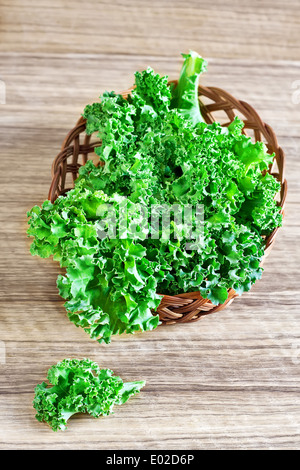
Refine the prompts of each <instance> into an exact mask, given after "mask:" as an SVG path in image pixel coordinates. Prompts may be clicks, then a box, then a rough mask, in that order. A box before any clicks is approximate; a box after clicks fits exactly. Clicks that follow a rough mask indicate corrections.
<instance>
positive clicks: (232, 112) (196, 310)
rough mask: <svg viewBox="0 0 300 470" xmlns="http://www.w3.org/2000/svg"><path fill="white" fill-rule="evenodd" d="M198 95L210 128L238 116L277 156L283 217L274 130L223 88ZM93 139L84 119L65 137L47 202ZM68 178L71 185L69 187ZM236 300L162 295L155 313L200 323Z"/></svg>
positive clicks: (275, 167)
mask: <svg viewBox="0 0 300 470" xmlns="http://www.w3.org/2000/svg"><path fill="white" fill-rule="evenodd" d="M170 83H171V82H170ZM172 83H174V84H175V85H176V83H177V81H176V80H174V81H172ZM131 90H132V88H131V89H130V90H127V91H125V92H123V93H122V96H123V97H124V98H127V96H128V95H129V94H130V93H131ZM198 95H199V100H200V106H201V111H202V116H203V117H204V119H205V121H206V122H207V123H209V124H211V123H212V122H214V121H218V122H220V123H221V124H222V125H223V126H228V125H229V124H230V123H231V122H232V121H233V119H234V118H235V116H239V117H240V118H241V119H242V120H243V122H244V124H245V126H244V129H243V132H244V134H246V135H250V136H251V137H252V138H253V140H254V141H263V142H265V144H266V146H267V148H268V151H269V152H270V153H271V154H272V153H275V158H274V161H273V164H272V165H270V168H269V173H270V174H272V175H273V176H274V177H275V178H276V179H277V180H278V181H279V182H280V184H281V190H280V193H279V194H278V204H279V205H280V206H281V213H282V214H283V209H284V204H285V199H286V193H287V182H286V180H285V178H284V160H285V155H284V152H283V150H282V148H281V147H279V145H278V142H277V138H276V135H275V134H274V131H273V130H272V128H271V127H270V126H269V125H268V124H265V123H264V122H263V121H262V120H261V118H260V117H259V115H258V114H257V112H256V111H255V110H254V109H253V108H252V107H251V106H250V105H249V104H248V103H245V102H244V101H240V100H237V99H235V98H234V97H233V96H231V95H230V94H229V93H227V92H226V91H224V90H222V89H220V88H215V87H203V86H199V88H198ZM214 115H215V116H214ZM224 118H225V120H224ZM223 121H224V122H223ZM91 139H92V136H90V135H86V133H85V119H83V118H82V117H81V118H80V119H79V120H78V122H77V124H76V126H75V127H74V128H73V129H72V130H71V131H70V132H69V133H68V135H67V136H66V138H65V140H64V142H63V144H62V148H61V151H60V152H59V154H58V155H57V156H56V158H55V160H54V162H53V165H52V183H51V187H50V190H49V195H48V199H49V200H50V201H51V202H54V201H55V199H56V198H57V197H58V196H60V195H62V194H64V193H66V192H67V191H68V190H70V189H72V187H73V186H74V181H75V180H76V178H77V177H78V169H79V168H80V166H81V165H84V164H85V163H86V161H87V160H88V158H89V156H90V158H92V157H94V148H95V147H96V146H99V145H100V144H101V142H100V141H99V140H97V141H94V142H92V141H91ZM68 178H69V179H70V181H69V182H68V183H67V179H68ZM277 232H278V228H276V229H275V230H273V232H272V233H271V234H270V235H269V236H268V237H267V238H266V241H265V242H266V243H265V251H264V256H263V260H262V262H263V261H264V260H265V258H266V257H267V255H268V254H269V252H270V250H271V249H272V246H273V244H274V241H275V237H276V235H277ZM235 297H237V294H236V293H235V291H234V290H233V289H229V291H228V299H227V300H226V302H225V303H223V304H219V305H214V304H212V302H211V301H210V300H208V299H204V298H203V297H202V296H201V295H200V292H189V293H184V294H178V295H163V294H162V300H161V303H160V305H159V306H158V308H157V310H156V312H154V313H157V314H159V317H160V321H161V322H162V324H171V323H185V322H194V321H197V320H200V318H201V317H203V316H204V315H208V314H210V313H213V312H217V311H219V310H222V309H224V307H225V306H226V305H229V304H230V303H231V302H232V301H233V299H234V298H235Z"/></svg>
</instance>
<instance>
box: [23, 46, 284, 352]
mask: <svg viewBox="0 0 300 470" xmlns="http://www.w3.org/2000/svg"><path fill="white" fill-rule="evenodd" d="M183 59H184V61H183V66H182V70H181V73H180V76H179V80H178V83H177V86H175V85H174V84H172V83H171V84H170V85H169V84H168V77H166V76H160V75H159V74H156V73H155V72H154V71H153V70H152V69H151V68H150V67H149V68H147V69H146V70H144V71H142V72H136V73H135V86H134V88H133V90H132V92H131V94H130V95H129V96H128V98H127V99H125V98H124V97H122V96H121V95H119V94H116V93H114V92H105V93H104V94H103V95H102V96H101V97H100V100H99V102H96V103H93V104H91V105H87V106H86V108H85V110H84V113H83V116H84V117H85V118H86V132H87V134H93V133H95V134H96V135H97V136H98V138H99V139H100V140H101V145H99V146H98V147H96V148H95V153H96V154H97V156H98V158H99V162H100V163H101V164H100V165H95V164H94V163H93V162H92V161H88V162H87V163H86V164H85V165H84V166H82V167H81V168H80V170H79V177H78V179H77V181H76V182H75V186H74V189H72V190H70V191H69V192H68V193H67V194H66V195H64V196H60V197H58V198H57V199H56V201H55V202H54V203H51V202H50V201H45V202H44V203H43V205H42V206H41V207H38V206H35V207H33V208H32V210H31V211H30V212H29V213H28V216H29V229H28V235H29V236H31V237H33V241H32V244H31V253H32V254H33V255H38V256H41V257H50V256H52V257H53V259H54V260H56V261H58V262H59V264H60V266H61V267H62V268H64V270H65V273H64V274H61V275H59V276H58V280H57V286H58V289H59V293H60V295H61V296H62V298H64V299H65V307H66V310H67V312H68V316H69V319H70V320H71V321H72V322H73V323H74V324H75V325H76V326H80V327H82V328H83V329H84V330H85V331H86V332H87V333H88V334H89V335H90V337H91V338H93V339H96V340H98V341H99V342H105V343H109V342H110V341H111V337H112V335H115V334H121V333H134V332H136V331H146V330H151V329H154V328H156V327H157V326H158V324H159V318H158V316H157V315H155V314H153V312H155V309H156V308H157V306H158V305H159V303H160V301H161V294H170V295H172V294H179V293H182V292H191V291H195V290H198V291H200V293H201V295H202V297H204V298H207V299H209V300H211V301H212V303H214V304H220V303H223V302H225V301H226V299H227V297H228V290H229V289H230V288H233V289H234V290H235V291H236V292H237V293H238V294H242V293H243V292H245V291H248V290H249V289H250V288H251V286H252V285H253V284H254V283H255V281H256V280H257V279H259V278H260V277H261V275H262V268H261V259H262V256H263V253H264V237H265V236H268V234H270V233H271V232H272V230H274V229H275V228H276V227H278V226H280V225H281V223H282V215H281V214H280V207H278V205H277V203H276V201H275V195H276V194H277V193H278V191H279V190H280V183H279V182H278V181H277V180H276V179H275V178H274V177H273V176H272V175H270V174H269V173H268V172H267V170H268V168H269V165H270V163H271V162H272V161H273V158H274V155H270V154H269V153H268V151H267V148H266V146H265V144H264V143H263V142H256V143H253V142H252V141H251V138H250V137H247V136H246V135H244V134H243V133H242V129H243V122H242V121H241V120H240V119H238V118H235V119H234V121H233V122H232V123H231V124H230V125H229V126H228V127H222V126H221V124H220V123H218V122H215V123H213V124H206V123H205V122H204V121H203V118H202V116H201V111H200V106H199V99H198V81H199V76H200V74H201V73H202V72H203V71H205V70H206V65H207V64H206V61H205V60H204V59H203V58H202V57H200V56H199V55H198V54H196V53H195V52H190V53H189V54H184V55H183ZM195 207H202V221H203V222H202V225H201V237H198V238H197V237H196V238H195V240H194V242H193V243H192V244H190V243H188V242H190V237H189V235H190V231H189V230H184V225H182V223H181V222H180V221H178V220H177V218H176V216H175V213H174V214H173V216H172V217H171V219H170V221H169V223H168V224H167V225H166V224H163V223H161V222H159V223H158V224H157V225H156V226H155V227H154V224H149V223H148V220H149V218H147V217H145V212H144V210H145V208H146V210H147V209H150V208H157V211H159V209H162V212H163V211H164V210H165V209H166V208H167V209H168V208H169V209H170V208H172V210H173V209H174V208H176V211H177V212H178V211H179V212H180V211H183V212H184V211H186V210H187V208H195ZM174 210H175V209H174ZM193 210H194V209H193ZM193 210H192V214H193ZM154 214H155V210H154ZM151 215H152V213H151ZM145 220H146V223H145ZM191 220H192V225H191V226H190V228H191V227H192V229H194V228H195V217H194V218H193V217H192V218H191ZM187 246H189V248H188V249H187Z"/></svg>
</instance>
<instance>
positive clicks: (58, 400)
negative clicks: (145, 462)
mask: <svg viewBox="0 0 300 470" xmlns="http://www.w3.org/2000/svg"><path fill="white" fill-rule="evenodd" d="M47 379H48V381H49V384H47V383H46V382H42V383H41V384H38V385H37V386H36V387H35V390H34V391H35V396H34V400H33V407H34V408H35V410H36V412H37V413H36V419H37V420H38V421H44V422H46V423H48V424H49V426H50V427H51V428H52V430H53V431H58V430H62V431H64V430H65V429H66V428H67V422H68V420H69V418H70V417H71V416H73V415H74V414H76V413H88V414H90V415H91V416H93V417H94V418H98V417H99V416H101V415H102V416H107V415H109V414H111V413H113V408H114V405H122V404H123V403H125V402H126V401H127V400H128V399H129V398H130V397H131V396H133V395H135V394H136V393H139V391H140V390H141V388H142V387H144V385H145V382H144V381H139V382H127V383H124V382H123V381H122V379H121V378H120V377H117V376H115V375H113V371H111V370H109V369H100V367H99V366H98V364H97V363H96V362H93V361H91V360H90V359H82V360H79V359H64V360H62V361H61V362H59V363H57V364H56V365H54V366H52V367H51V368H50V369H49V370H48V375H47Z"/></svg>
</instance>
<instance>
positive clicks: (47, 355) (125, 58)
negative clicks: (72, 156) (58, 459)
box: [0, 0, 300, 450]
mask: <svg viewBox="0 0 300 470" xmlns="http://www.w3.org/2000/svg"><path fill="white" fill-rule="evenodd" d="M0 5H1V9H0V14H1V24H0V78H1V79H2V82H0V85H2V92H3V90H4V84H5V86H6V104H1V105H0V124H1V126H0V139H1V140H0V142H1V147H0V148H1V160H0V165H1V186H0V188H1V203H2V204H1V225H0V237H1V312H0V316H1V323H0V325H1V330H0V448H1V449H131V450H132V449H156V450H159V449H168V450H171V449H176V450H178V449H181V450H182V449H183V450H184V449H218V450H220V449H235V450H237V449H284V450H287V449H299V442H300V439H299V437H300V427H299V418H300V409H299V407H300V400H299V369H300V343H299V335H300V325H299V310H300V291H299V281H300V279H299V265H300V249H299V235H300V227H299V215H300V213H299V180H300V179H299V176H300V158H299V155H300V138H299V136H300V61H299V59H300V49H299V45H300V29H299V21H300V15H299V7H300V6H299V1H298V0H294V1H292V0H291V1H285V2H282V1H279V0H275V1H273V2H267V1H266V0H264V1H258V0H255V1H251V2H250V1H249V2H246V1H244V0H239V1H234V0H231V1H229V2H223V1H221V0H217V1H214V2H208V1H196V0H194V1H188V2H183V1H178V0H175V1H174V0H173V1H172V2H171V0H170V1H169V0H163V1H162V0H159V1H158V0H153V1H151V2H147V1H144V0H142V1H141V0H140V1H138V0H129V1H124V2H118V1H107V0H102V1H96V0H88V1H87V2H77V1H75V0H71V1H70V2H64V1H63V0H53V1H51V2H46V1H45V0H41V1H39V2H30V1H29V0H12V1H10V2H8V1H7V0H6V1H5V0H2V1H1V2H0ZM189 49H194V50H196V51H198V52H199V53H200V54H201V55H203V56H204V57H205V58H207V59H208V63H209V66H208V71H207V73H206V74H205V75H204V76H203V79H202V83H203V84H205V85H216V86H220V87H222V88H224V89H226V90H228V91H229V92H230V93H232V94H233V95H234V96H236V97H238V98H240V99H243V100H245V101H248V102H249V103H250V104H252V105H253V106H254V107H255V108H256V109H257V111H258V112H259V113H260V114H261V116H262V118H263V120H264V121H265V122H267V123H268V124H270V125H271V126H272V127H273V129H274V130H275V132H276V133H277V136H278V140H279V143H280V145H281V146H282V147H283V149H284V151H285V153H286V157H287V168H286V177H287V180H288V186H289V191H288V199H287V204H286V216H285V222H284V227H283V228H282V229H281V230H280V233H279V235H278V238H277V240H276V243H275V247H274V249H273V251H272V252H271V255H270V257H269V258H268V260H267V262H266V264H265V272H264V275H263V278H262V279H261V280H260V281H258V282H257V284H256V285H255V286H254V287H253V289H252V291H251V292H250V293H247V294H245V295H243V296H242V297H241V298H238V299H236V300H235V301H234V302H233V304H232V305H231V306H230V307H228V308H227V309H226V310H224V311H222V312H220V313H216V314H214V315H211V316H208V317H205V318H204V319H203V320H201V321H200V322H198V323H195V324H189V325H177V326H169V327H159V328H158V329H157V330H155V331H152V332H147V333H143V334H137V335H136V336H129V337H127V336H120V337H115V338H113V341H112V343H111V344H110V345H100V344H98V343H97V342H94V341H93V340H91V339H90V338H89V336H88V335H87V334H86V333H84V331H83V330H81V329H78V328H76V327H75V326H74V325H73V324H72V323H71V322H70V321H69V320H68V318H67V316H66V313H65V310H64V307H63V305H62V304H63V302H62V299H61V298H60V297H59V296H58V292H57V289H56V277H57V274H58V267H57V264H56V263H54V262H53V261H52V260H42V259H39V258H37V257H32V256H31V255H30V253H29V244H30V241H29V240H28V238H27V237H26V228H27V226H26V224H27V222H26V211H27V210H29V209H30V208H31V207H32V206H33V205H35V204H40V203H41V202H42V201H43V200H44V199H45V198H46V197H47V193H48V188H49V184H50V167H51V163H52V160H53V158H54V157H55V155H56V154H57V152H58V151H59V149H60V146H61V143H62V141H63V139H64V137H65V135H66V132H67V131H68V130H69V129H70V128H71V127H73V125H74V124H75V122H76V121H77V118H78V116H79V115H80V113H81V112H82V110H83V107H84V106H85V104H87V103H88V102H92V101H95V100H96V99H97V98H98V96H99V94H100V93H102V92H103V91H104V90H116V91H120V90H123V89H126V88H128V86H130V85H131V84H132V82H133V73H134V72H135V71H136V70H142V69H144V68H146V67H147V66H148V65H150V66H151V67H153V68H154V69H155V70H157V71H158V72H160V73H162V74H166V75H169V77H170V78H176V77H177V76H178V72H179V69H180V65H181V58H180V53H181V52H186V51H188V50H189ZM65 357H78V358H83V357H90V358H91V359H93V360H95V361H96V362H98V363H99V365H101V366H102V367H109V368H111V369H113V370H114V371H115V373H116V374H118V375H121V376H122V378H123V379H124V380H126V381H128V380H138V379H145V380H146V381H147V385H146V387H145V388H144V389H143V392H142V393H140V394H139V395H138V396H137V397H134V398H133V399H131V400H130V401H129V402H127V403H126V404H125V405H123V406H122V407H119V408H118V409H115V414H114V415H111V416H109V417H106V418H99V419H93V418H91V417H89V416H87V415H78V416H76V417H74V418H73V419H72V421H70V424H69V428H68V430H67V431H65V432H57V433H54V432H52V431H51V429H50V428H49V427H48V426H47V425H46V424H43V423H39V422H38V421H37V420H36V419H35V410H34V409H33V407H32V400H33V389H34V387H35V386H36V384H37V383H40V382H42V381H43V380H45V378H46V373H47V370H48V368H49V367H50V366H51V365H52V364H55V363H56V362H58V361H60V360H61V359H63V358H65Z"/></svg>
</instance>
